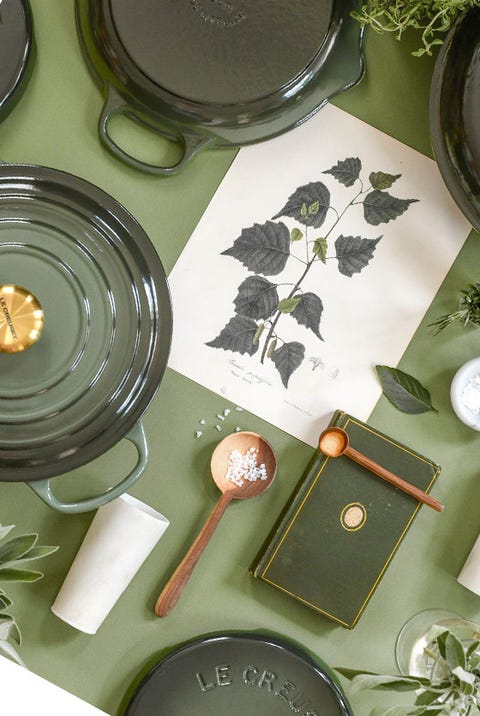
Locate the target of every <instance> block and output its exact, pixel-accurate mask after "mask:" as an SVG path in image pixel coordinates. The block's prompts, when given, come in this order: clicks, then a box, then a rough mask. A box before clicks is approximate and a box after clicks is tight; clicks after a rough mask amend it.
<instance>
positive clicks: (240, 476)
mask: <svg viewBox="0 0 480 716" xmlns="http://www.w3.org/2000/svg"><path fill="white" fill-rule="evenodd" d="M257 458H258V450H257V448H254V447H251V448H249V449H248V450H247V451H246V452H245V454H244V455H242V453H241V452H240V451H239V450H232V452H231V453H230V455H229V456H228V465H227V471H226V473H225V477H226V479H227V480H230V482H233V483H234V484H235V485H237V487H242V486H243V484H244V480H247V481H248V482H256V481H257V480H266V479H267V478H268V475H267V468H266V467H265V463H263V462H262V463H260V465H258V463H257Z"/></svg>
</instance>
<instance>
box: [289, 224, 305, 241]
mask: <svg viewBox="0 0 480 716" xmlns="http://www.w3.org/2000/svg"><path fill="white" fill-rule="evenodd" d="M301 239H303V231H300V229H297V228H296V227H295V228H294V229H292V230H291V232H290V241H300V240H301Z"/></svg>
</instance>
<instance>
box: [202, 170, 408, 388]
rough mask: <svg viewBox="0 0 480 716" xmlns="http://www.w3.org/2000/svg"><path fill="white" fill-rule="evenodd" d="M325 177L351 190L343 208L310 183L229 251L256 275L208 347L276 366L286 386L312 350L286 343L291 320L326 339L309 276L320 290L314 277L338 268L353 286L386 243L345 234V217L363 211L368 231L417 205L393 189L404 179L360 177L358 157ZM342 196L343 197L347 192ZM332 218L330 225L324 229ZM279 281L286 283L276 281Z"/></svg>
mask: <svg viewBox="0 0 480 716" xmlns="http://www.w3.org/2000/svg"><path fill="white" fill-rule="evenodd" d="M323 174H324V175H330V176H331V177H333V179H330V180H329V182H333V180H335V182H338V183H340V184H342V185H343V186H344V187H345V188H347V189H351V192H350V195H349V194H347V196H346V198H345V199H344V200H343V201H344V203H343V205H342V206H338V205H337V206H334V205H333V202H332V196H331V192H330V189H329V187H328V186H327V183H325V182H323V181H313V182H310V183H309V184H305V185H303V186H300V187H298V188H297V189H296V190H295V191H294V192H293V193H292V194H291V195H290V196H289V197H288V200H287V202H286V204H285V205H284V206H283V207H282V208H281V209H280V211H279V212H277V213H276V214H275V215H274V216H273V217H272V219H271V220H269V221H266V222H265V223H263V224H258V223H255V224H253V226H250V227H247V228H244V229H242V232H241V234H240V236H239V237H238V238H237V239H236V240H235V241H234V243H233V246H231V247H230V248H228V249H227V250H226V251H223V255H224V256H229V257H231V258H234V259H236V260H237V261H239V262H240V263H241V264H242V265H243V266H244V267H245V268H246V269H247V270H248V271H250V272H252V273H253V274H254V275H250V276H247V278H245V280H244V281H242V283H241V284H240V286H239V287H238V290H237V295H236V297H235V298H234V299H233V305H234V308H235V315H234V316H233V317H232V318H231V319H230V320H229V321H228V323H227V324H226V325H225V326H224V327H223V328H222V329H221V331H220V333H219V334H218V335H217V336H216V337H215V338H213V339H212V340H211V341H209V342H208V343H207V344H206V345H207V346H209V347H210V348H220V349H222V350H225V351H227V350H229V351H233V352H234V353H241V354H248V355H249V356H253V355H255V354H257V353H258V354H259V355H260V363H262V364H264V363H265V361H271V363H272V364H273V366H274V367H275V369H276V370H277V371H278V373H279V374H280V378H281V381H282V383H283V385H284V386H285V388H288V383H289V380H290V378H291V376H292V374H293V373H294V371H296V370H297V369H298V368H300V366H301V365H302V363H304V359H305V345H304V343H302V342H300V341H297V340H295V341H288V340H285V339H286V337H287V336H286V334H285V333H283V337H282V331H281V326H282V325H284V322H287V321H288V322H290V327H291V328H292V327H293V329H294V330H295V331H296V328H297V327H300V329H301V330H302V331H303V330H304V329H306V330H309V331H311V332H312V333H313V334H314V335H315V336H316V338H317V339H318V340H319V341H323V340H324V336H323V335H322V333H321V331H320V321H321V319H322V314H323V311H324V304H323V301H322V298H321V297H320V296H319V295H317V293H313V292H312V291H305V290H304V282H305V279H306V278H307V275H308V274H310V280H311V279H312V278H314V279H315V281H314V282H313V281H312V284H313V285H319V284H320V282H319V281H318V279H317V278H316V277H315V273H317V272H318V273H319V274H321V271H322V270H325V266H326V265H327V264H328V263H331V262H333V263H334V265H335V262H336V267H337V269H338V271H339V273H340V274H342V276H343V277H344V278H346V279H347V280H350V279H351V278H352V276H354V275H355V274H359V273H360V272H361V271H363V270H364V269H365V268H366V267H367V266H368V264H369V263H370V261H371V260H372V259H373V256H374V252H375V250H376V247H377V244H378V242H379V241H380V239H381V238H382V236H376V237H375V238H366V237H363V236H349V235H344V234H343V233H341V231H340V229H341V222H342V220H343V218H344V217H345V215H346V213H347V212H349V213H350V212H352V211H355V212H356V215H357V220H356V221H357V225H358V226H359V227H360V226H361V216H362V215H363V220H364V221H365V222H366V224H367V225H369V226H370V227H377V226H379V225H380V224H386V223H388V222H389V221H395V220H396V219H397V218H398V217H399V216H401V215H402V214H403V213H404V212H406V211H407V210H408V208H409V206H410V204H412V203H413V202H415V201H417V199H403V198H399V197H396V196H394V195H393V194H391V193H390V192H389V191H387V189H390V187H391V186H392V185H393V184H394V183H395V182H396V181H397V180H398V179H399V178H400V176H401V175H400V174H389V173H387V172H382V171H375V172H370V174H368V179H367V177H366V176H361V174H362V162H361V160H360V159H359V158H358V157H347V158H346V159H344V160H341V161H338V162H337V163H336V164H335V165H334V166H333V167H331V168H330V169H327V170H325V171H324V172H323ZM325 181H327V180H325ZM334 186H335V185H334ZM340 196H342V197H343V196H344V192H343V191H342V193H341V194H340ZM360 212H361V213H360ZM327 216H328V218H329V221H330V226H329V228H328V229H327V230H325V228H324V223H325V222H326V219H327ZM280 218H282V219H284V221H279V219H280ZM287 222H288V224H289V225H288V226H287ZM292 224H294V225H293V226H292ZM321 228H322V231H320V229H321ZM365 228H366V227H364V228H363V230H362V231H365ZM359 230H360V229H359ZM296 265H298V275H297V274H293V280H292V273H293V270H294V267H295V266H296ZM284 272H285V273H284ZM312 274H313V276H312ZM272 276H275V277H279V279H280V280H277V281H275V282H274V281H271V280H270V277H272ZM267 277H268V278H267ZM339 294H341V286H340V287H339ZM292 321H293V323H292ZM308 360H313V359H312V358H309V359H308ZM315 360H317V359H315Z"/></svg>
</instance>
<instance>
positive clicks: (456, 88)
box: [430, 7, 480, 231]
mask: <svg viewBox="0 0 480 716" xmlns="http://www.w3.org/2000/svg"><path fill="white" fill-rule="evenodd" d="M479 127H480V8H479V7H474V8H471V9H470V10H468V11H466V12H464V13H463V14H462V15H460V16H459V18H458V20H457V21H456V22H455V24H454V26H453V27H452V29H451V30H450V32H449V34H448V35H447V37H446V39H445V42H444V43H443V45H442V47H441V49H440V52H439V55H438V57H437V60H436V62H435V69H434V73H433V78H432V84H431V91H430V129H431V136H432V145H433V150H434V154H435V158H436V160H437V163H438V166H439V169H440V172H441V174H442V176H443V179H444V181H445V184H446V186H447V188H448V189H449V191H450V193H451V195H452V197H453V199H454V200H455V202H456V203H457V205H458V207H459V208H460V210H461V211H462V212H463V214H464V216H465V217H466V218H467V219H468V220H469V221H470V223H471V224H472V226H473V227H474V228H475V229H477V231H480V132H479Z"/></svg>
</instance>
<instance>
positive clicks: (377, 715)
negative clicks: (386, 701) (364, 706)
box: [370, 706, 420, 716]
mask: <svg viewBox="0 0 480 716" xmlns="http://www.w3.org/2000/svg"><path fill="white" fill-rule="evenodd" d="M411 714H414V715H415V716H420V713H419V712H418V711H417V710H416V709H412V707H411V706H390V708H385V707H384V706H376V707H375V708H374V709H373V710H372V711H371V712H370V716H411Z"/></svg>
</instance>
